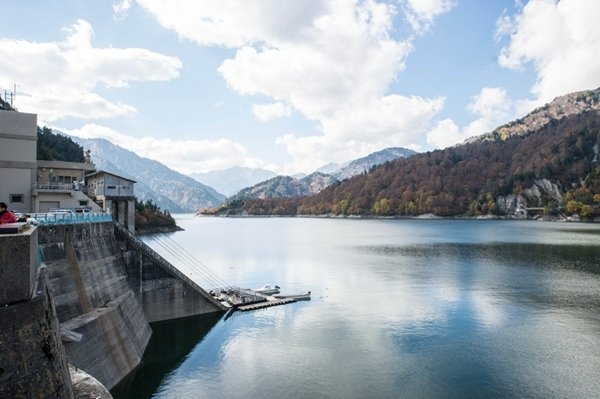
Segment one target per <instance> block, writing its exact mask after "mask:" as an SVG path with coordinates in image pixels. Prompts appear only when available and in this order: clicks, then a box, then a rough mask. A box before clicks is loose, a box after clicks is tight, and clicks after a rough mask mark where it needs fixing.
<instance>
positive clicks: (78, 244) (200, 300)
mask: <svg viewBox="0 0 600 399" xmlns="http://www.w3.org/2000/svg"><path fill="white" fill-rule="evenodd" d="M38 230H39V232H38V244H39V249H40V252H41V258H42V260H43V262H44V263H45V264H46V266H47V269H48V279H49V281H50V285H51V287H52V290H53V296H54V303H55V307H56V313H57V316H58V320H59V322H60V323H61V328H62V330H63V332H66V333H67V335H70V336H75V337H78V336H80V337H81V339H80V340H77V339H71V340H66V341H65V340H63V341H65V342H64V347H65V351H66V353H67V358H68V361H69V363H70V364H72V365H73V366H75V367H77V368H80V369H82V370H84V371H85V372H87V373H88V374H90V375H92V376H93V377H95V378H96V379H98V380H99V381H100V382H101V383H102V384H104V385H105V386H106V387H107V388H108V389H111V388H112V387H114V386H115V385H116V384H117V383H118V382H119V381H120V380H121V379H122V378H123V377H125V376H126V375H127V374H128V373H129V372H131V371H132V370H133V369H134V368H135V367H136V366H137V365H138V364H139V363H140V361H141V358H142V356H143V353H144V350H145V348H146V346H147V345H148V342H149V340H150V336H151V334H152V331H151V327H150V324H149V323H150V322H155V321H162V320H170V319H177V318H182V317H187V316H193V315H200V314H206V313H215V312H223V311H224V310H225V308H224V307H223V305H222V304H221V303H220V302H218V301H217V300H215V299H214V298H213V297H212V296H211V295H210V294H208V293H207V292H206V291H204V290H203V289H202V288H201V287H199V286H198V285H197V284H195V283H194V282H193V281H191V280H190V279H189V278H187V277H186V276H185V275H183V274H182V273H181V272H180V271H179V270H178V269H177V268H176V267H175V266H173V265H171V264H170V263H169V262H167V261H166V260H165V259H164V258H162V257H161V256H160V255H158V254H157V253H156V252H154V251H153V250H152V249H150V248H149V247H148V246H147V245H146V244H144V243H143V242H142V241H141V240H139V238H137V237H136V236H135V235H133V234H132V233H131V232H129V230H127V229H126V228H124V227H122V226H120V225H118V224H116V223H114V222H96V223H82V224H70V225H48V226H39V227H38Z"/></svg>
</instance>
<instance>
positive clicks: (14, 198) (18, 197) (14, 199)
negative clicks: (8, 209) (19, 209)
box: [10, 194, 23, 203]
mask: <svg viewBox="0 0 600 399" xmlns="http://www.w3.org/2000/svg"><path fill="white" fill-rule="evenodd" d="M10 202H20V203H23V194H11V195H10Z"/></svg>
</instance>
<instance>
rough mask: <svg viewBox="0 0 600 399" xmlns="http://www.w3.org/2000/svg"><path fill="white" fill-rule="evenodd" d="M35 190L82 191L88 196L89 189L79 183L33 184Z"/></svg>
mask: <svg viewBox="0 0 600 399" xmlns="http://www.w3.org/2000/svg"><path fill="white" fill-rule="evenodd" d="M32 188H33V189H34V190H64V191H82V192H84V193H86V194H87V192H88V187H87V186H86V185H85V184H79V183H33V185H32Z"/></svg>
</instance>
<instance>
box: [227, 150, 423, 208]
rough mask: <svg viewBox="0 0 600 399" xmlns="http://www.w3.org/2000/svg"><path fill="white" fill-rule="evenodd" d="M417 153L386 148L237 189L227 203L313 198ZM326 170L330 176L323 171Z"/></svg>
mask: <svg viewBox="0 0 600 399" xmlns="http://www.w3.org/2000/svg"><path fill="white" fill-rule="evenodd" d="M414 154H416V152H415V151H413V150H409V149H407V148H401V147H391V148H386V149H383V150H381V151H377V152H374V153H372V154H369V155H367V156H365V157H362V158H359V159H356V160H353V161H351V162H347V163H345V164H343V165H339V164H335V163H329V164H327V165H324V166H322V167H321V168H319V169H318V170H317V171H316V172H313V173H311V174H310V175H308V176H302V175H301V176H299V177H291V176H277V177H273V178H271V179H269V180H265V181H261V182H260V183H257V184H255V185H253V186H251V187H246V188H244V189H242V190H240V191H239V192H238V193H237V194H236V195H234V196H232V197H230V198H229V199H228V201H240V200H244V199H256V198H261V199H264V198H280V197H303V196H308V195H313V194H316V193H318V192H320V191H321V190H323V189H325V188H326V187H329V186H331V185H332V184H334V183H337V182H338V181H339V180H343V179H347V178H350V177H352V176H356V175H358V174H361V173H365V172H367V171H369V170H370V169H371V168H373V167H374V166H377V165H381V164H383V163H385V162H388V161H392V160H394V159H398V158H405V157H409V156H412V155H414ZM326 170H329V171H331V172H330V173H325V172H323V171H326Z"/></svg>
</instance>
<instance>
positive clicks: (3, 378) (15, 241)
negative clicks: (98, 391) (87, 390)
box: [0, 228, 73, 398]
mask: <svg viewBox="0 0 600 399" xmlns="http://www.w3.org/2000/svg"><path fill="white" fill-rule="evenodd" d="M36 243H37V230H36V229H35V228H30V229H29V230H28V231H26V232H24V233H21V234H10V235H1V236H0V293H1V294H0V298H1V300H0V348H1V349H0V398H73V387H72V384H71V379H70V375H69V370H68V368H67V356H66V353H65V350H64V348H63V345H62V342H61V334H60V326H59V323H58V319H57V317H56V310H55V307H54V302H53V300H52V294H51V290H50V287H49V283H48V278H47V271H46V269H45V268H43V267H42V268H40V269H39V270H38V269H37V263H36V254H35V247H36ZM31 249H33V251H31ZM32 275H33V276H34V278H33V279H31V278H30V276H32Z"/></svg>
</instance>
